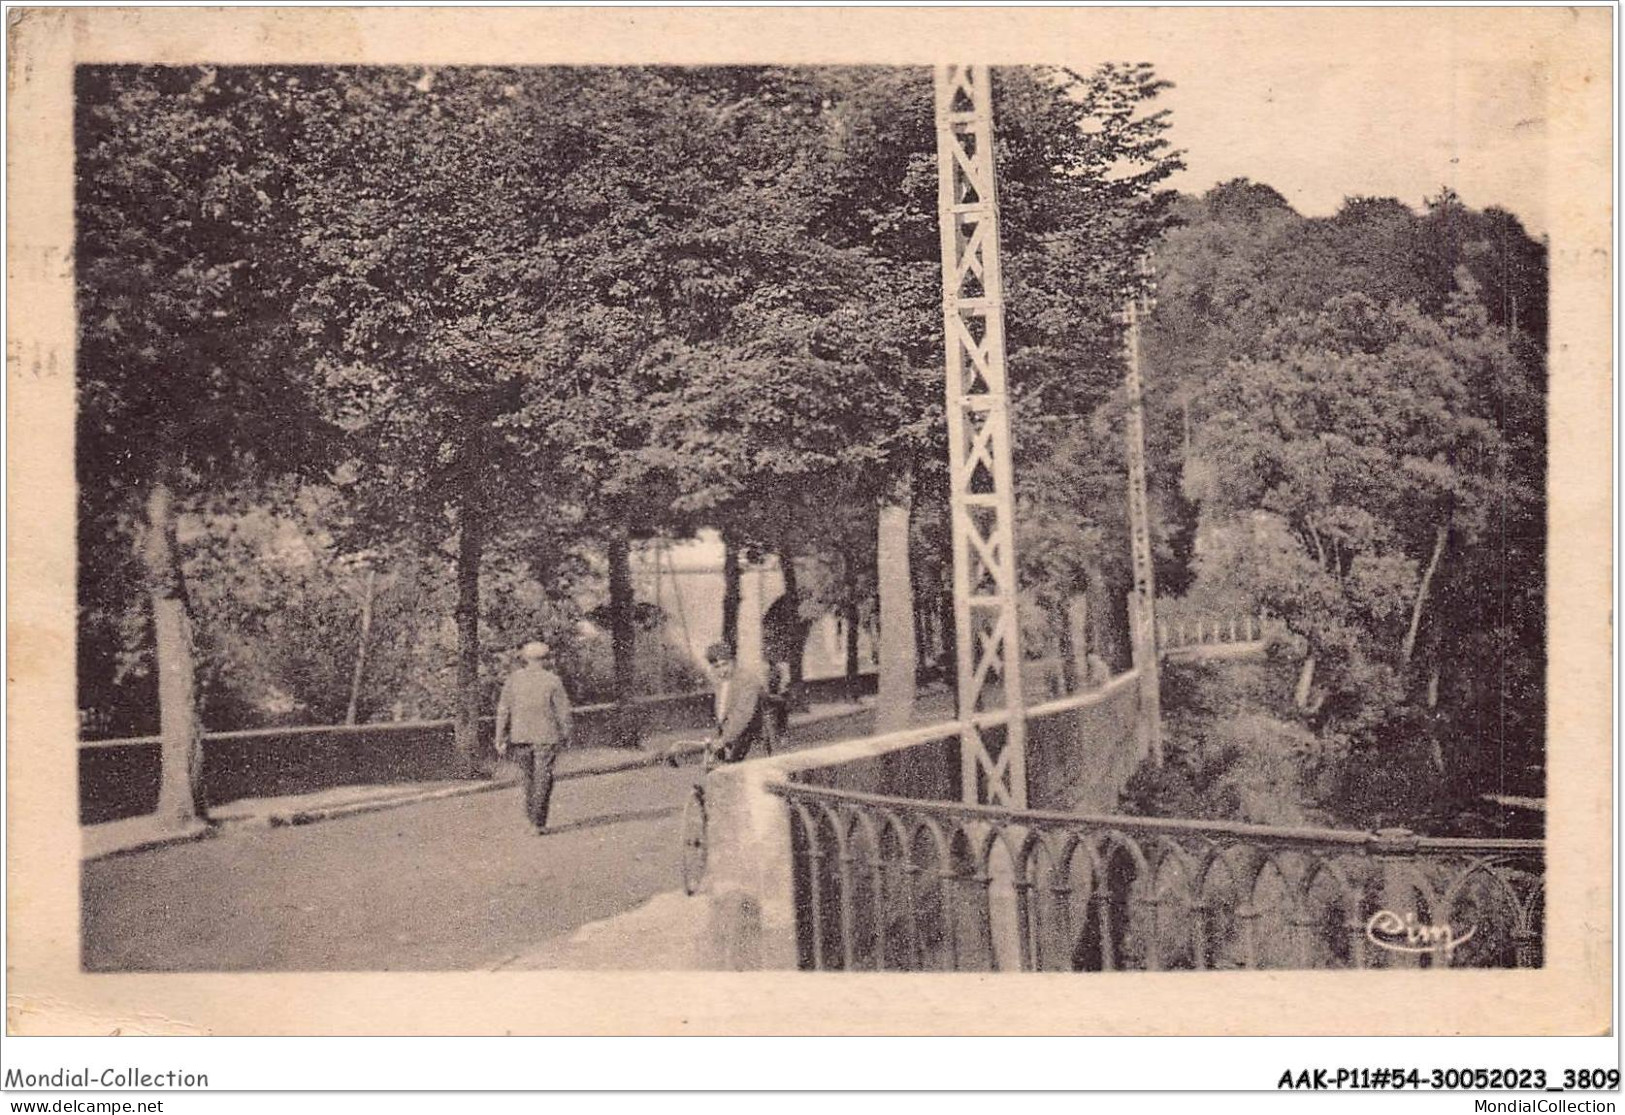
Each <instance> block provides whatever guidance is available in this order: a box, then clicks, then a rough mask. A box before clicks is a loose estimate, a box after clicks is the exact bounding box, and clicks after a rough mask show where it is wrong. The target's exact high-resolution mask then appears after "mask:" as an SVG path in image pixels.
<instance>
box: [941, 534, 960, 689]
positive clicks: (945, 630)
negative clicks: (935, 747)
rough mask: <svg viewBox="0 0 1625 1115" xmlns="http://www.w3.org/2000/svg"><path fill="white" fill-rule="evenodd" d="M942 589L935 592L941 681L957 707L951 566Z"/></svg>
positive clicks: (956, 627)
mask: <svg viewBox="0 0 1625 1115" xmlns="http://www.w3.org/2000/svg"><path fill="white" fill-rule="evenodd" d="M943 572H944V576H943V581H944V584H943V586H942V590H941V591H940V592H939V593H938V594H937V601H938V603H937V615H938V617H939V619H938V624H939V625H940V626H941V628H942V655H941V657H939V658H938V659H937V661H938V662H940V663H941V664H942V681H943V683H944V684H945V685H947V686H948V692H949V693H951V694H952V695H953V698H954V707H955V708H956V709H957V708H958V707H959V619H958V616H957V614H956V612H955V609H954V587H953V581H952V577H953V567H952V565H949V566H948V567H947V568H946V569H945V570H944V571H943Z"/></svg>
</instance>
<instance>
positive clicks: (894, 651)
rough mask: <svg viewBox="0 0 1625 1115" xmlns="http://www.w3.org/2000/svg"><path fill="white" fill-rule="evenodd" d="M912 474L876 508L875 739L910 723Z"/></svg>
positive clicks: (906, 474) (907, 473) (900, 480)
mask: <svg viewBox="0 0 1625 1115" xmlns="http://www.w3.org/2000/svg"><path fill="white" fill-rule="evenodd" d="M912 471H913V470H912V469H907V470H905V471H904V473H903V475H902V476H901V477H899V478H898V480H897V482H896V483H895V484H894V486H893V488H892V491H891V493H890V495H889V496H888V498H887V499H886V500H885V501H884V502H882V504H881V506H880V526H879V532H878V535H877V542H878V547H877V564H878V570H877V572H878V580H879V589H880V679H879V681H880V693H879V698H878V712H877V713H876V717H875V731H876V733H877V734H882V735H883V734H885V733H887V732H896V731H901V730H902V729H904V728H906V727H908V726H909V724H910V723H911V722H912V720H913V718H914V684H915V671H916V669H917V666H916V663H915V646H914V592H913V584H912V581H911V579H910V577H909V555H908V535H909V530H908V526H909V512H910V510H911V507H910V505H911V503H912V502H913V499H912V497H913V477H912V476H911V475H910V473H911V472H912Z"/></svg>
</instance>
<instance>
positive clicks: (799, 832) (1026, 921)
mask: <svg viewBox="0 0 1625 1115" xmlns="http://www.w3.org/2000/svg"><path fill="white" fill-rule="evenodd" d="M769 788H770V789H771V790H772V792H774V793H776V794H778V795H780V796H781V797H783V798H784V799H785V801H786V802H787V804H788V806H789V814H790V827H791V842H792V849H793V860H794V863H793V871H794V883H795V902H796V909H797V935H798V949H799V952H800V963H801V966H802V967H804V968H812V969H840V970H848V971H850V970H891V971H921V970H942V971H989V970H1027V971H1090V970H1096V971H1110V970H1153V971H1154V970H1170V969H1252V968H1392V967H1433V968H1438V967H1463V968H1465V967H1505V968H1512V967H1519V968H1528V967H1539V966H1540V965H1541V963H1542V940H1543V930H1544V886H1543V879H1544V846H1543V844H1542V842H1540V841H1538V840H1502V839H1494V840H1462V839H1438V838H1428V837H1419V836H1416V835H1414V834H1412V833H1409V832H1406V831H1404V830H1384V831H1382V832H1377V833H1365V832H1351V831H1342V830H1334V829H1311V828H1275V827H1266V826H1261V825H1247V824H1232V823H1223V822H1206V821H1186V820H1159V819H1151V818H1140V817H1119V816H1076V815H1072V814H1067V813H1054V812H1040V811H1032V810H1020V811H1015V810H1005V809H997V808H990V807H986V806H975V805H959V804H954V803H948V802H939V801H914V800H909V799H906V798H895V797H886V796H881V795H877V794H866V793H857V792H853V791H846V790H836V789H829V788H824V787H816V786H809V785H800V784H775V785H771V786H770V787H769Z"/></svg>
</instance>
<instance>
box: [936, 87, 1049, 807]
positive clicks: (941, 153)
mask: <svg viewBox="0 0 1625 1115" xmlns="http://www.w3.org/2000/svg"><path fill="white" fill-rule="evenodd" d="M936 124H937V212H938V217H939V221H940V225H941V230H942V319H943V332H944V334H945V337H946V341H947V344H946V354H947V417H948V458H949V471H950V479H951V484H952V513H953V547H954V629H955V633H956V636H957V637H956V638H955V640H954V642H955V653H956V658H957V663H956V665H957V668H958V681H959V735H960V773H961V785H962V790H963V793H962V796H963V797H964V799H965V800H966V801H968V802H973V803H982V804H988V805H1003V806H1006V807H1009V808H1014V809H1021V808H1025V806H1026V804H1027V764H1026V743H1027V714H1026V703H1025V696H1024V694H1023V691H1022V684H1021V623H1020V619H1019V616H1018V614H1017V595H1016V588H1017V585H1016V547H1015V531H1014V517H1015V515H1014V512H1015V491H1014V484H1013V481H1012V475H1011V464H1010V415H1009V409H1008V395H1007V390H1006V379H1005V360H1004V285H1003V282H1002V279H1001V277H1000V274H999V215H998V204H997V200H996V198H995V188H994V185H995V184H994V158H993V95H992V88H991V85H990V79H989V74H988V67H986V66H938V67H937V70H936ZM996 720H1003V721H1004V724H1005V729H1004V741H1003V744H1002V746H996V747H990V745H989V732H988V729H989V727H990V726H991V725H990V724H989V722H990V721H996Z"/></svg>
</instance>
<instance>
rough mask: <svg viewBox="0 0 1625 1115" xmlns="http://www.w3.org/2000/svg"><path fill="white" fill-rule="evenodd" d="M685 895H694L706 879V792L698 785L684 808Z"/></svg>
mask: <svg viewBox="0 0 1625 1115" xmlns="http://www.w3.org/2000/svg"><path fill="white" fill-rule="evenodd" d="M682 831H683V848H682V855H683V893H684V894H687V895H693V894H694V893H695V892H697V891H698V890H699V889H700V880H702V879H704V878H705V850H706V849H705V790H704V788H703V787H700V786H698V785H696V786H695V787H694V790H693V792H692V793H690V794H689V796H688V804H687V805H685V806H683V829H682Z"/></svg>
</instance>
